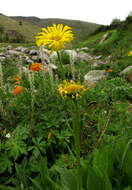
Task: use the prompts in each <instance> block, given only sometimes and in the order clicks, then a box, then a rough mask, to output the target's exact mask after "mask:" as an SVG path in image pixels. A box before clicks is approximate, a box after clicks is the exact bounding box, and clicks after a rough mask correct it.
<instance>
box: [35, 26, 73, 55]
mask: <svg viewBox="0 0 132 190" xmlns="http://www.w3.org/2000/svg"><path fill="white" fill-rule="evenodd" d="M72 40H73V33H72V30H71V27H69V26H64V25H63V24H58V25H56V24H53V26H50V27H47V28H42V32H40V33H38V36H36V44H37V46H41V45H44V46H48V47H49V48H50V49H52V50H54V51H59V50H61V49H63V48H64V47H65V44H66V43H69V42H71V41H72Z"/></svg>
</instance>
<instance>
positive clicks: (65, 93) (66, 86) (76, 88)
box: [58, 81, 87, 100]
mask: <svg viewBox="0 0 132 190" xmlns="http://www.w3.org/2000/svg"><path fill="white" fill-rule="evenodd" d="M86 90H87V89H86V88H85V87H84V86H83V85H81V84H80V83H75V82H74V81H70V82H68V81H64V82H63V83H62V84H60V85H59V86H58V91H59V93H60V95H61V96H62V97H64V98H66V97H70V98H72V99H75V100H76V99H77V98H78V97H80V96H81V95H82V93H83V92H84V91H86Z"/></svg>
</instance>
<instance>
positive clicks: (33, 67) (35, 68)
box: [30, 63, 43, 71]
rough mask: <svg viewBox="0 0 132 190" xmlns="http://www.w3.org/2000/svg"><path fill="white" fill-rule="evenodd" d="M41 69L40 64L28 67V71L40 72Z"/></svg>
mask: <svg viewBox="0 0 132 190" xmlns="http://www.w3.org/2000/svg"><path fill="white" fill-rule="evenodd" d="M42 69H43V67H42V64H40V63H33V64H32V65H31V67H30V70H32V71H40V70H42Z"/></svg>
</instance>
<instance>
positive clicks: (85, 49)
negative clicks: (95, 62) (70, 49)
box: [76, 47, 89, 52]
mask: <svg viewBox="0 0 132 190" xmlns="http://www.w3.org/2000/svg"><path fill="white" fill-rule="evenodd" d="M88 50H89V48H88V47H82V48H77V49H76V51H77V52H80V51H88Z"/></svg>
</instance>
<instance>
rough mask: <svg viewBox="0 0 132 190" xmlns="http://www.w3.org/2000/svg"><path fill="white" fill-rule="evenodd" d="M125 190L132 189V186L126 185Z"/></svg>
mask: <svg viewBox="0 0 132 190" xmlns="http://www.w3.org/2000/svg"><path fill="white" fill-rule="evenodd" d="M123 190H131V187H130V186H129V187H125V188H124V189H123Z"/></svg>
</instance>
